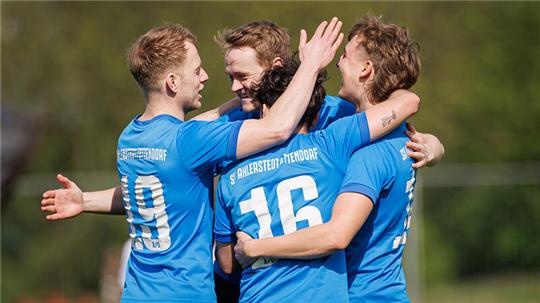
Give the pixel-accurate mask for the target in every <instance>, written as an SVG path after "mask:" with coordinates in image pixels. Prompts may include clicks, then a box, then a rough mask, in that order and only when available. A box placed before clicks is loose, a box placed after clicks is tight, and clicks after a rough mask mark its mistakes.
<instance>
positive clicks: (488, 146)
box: [1, 2, 540, 302]
mask: <svg viewBox="0 0 540 303" xmlns="http://www.w3.org/2000/svg"><path fill="white" fill-rule="evenodd" d="M367 12H371V13H372V14H375V15H383V16H384V18H383V20H385V21H386V22H393V23H397V24H401V25H405V26H407V27H409V29H410V30H411V31H412V33H413V36H414V37H415V40H416V41H418V43H419V44H420V55H421V59H422V72H421V76H420V80H419V82H418V83H417V85H416V86H415V87H414V90H415V91H416V92H418V93H419V95H420V96H421V97H422V100H423V104H422V108H421V112H420V113H419V114H418V115H417V117H415V118H414V119H413V120H412V121H413V123H414V124H415V126H416V127H417V128H418V129H420V130H422V131H429V132H432V133H435V134H436V135H437V136H438V137H439V138H441V140H442V141H443V142H444V144H445V147H446V158H445V160H444V161H445V162H446V163H452V162H488V163H496V162H501V161H539V160H540V143H539V142H538V133H537V132H536V131H537V128H538V127H539V126H540V125H539V121H540V119H539V118H540V102H539V100H538V99H539V98H540V85H539V83H540V60H538V54H540V35H538V28H540V5H539V4H538V3H534V2H523V3H513V2H512V3H509V2H507V3H505V2H497V3H486V2H479V3H469V2H456V3H446V2H432V3H428V2H421V3H406V2H382V3H368V2H363V3H355V2H291V3H287V2H178V3H174V2H2V3H1V14H2V16H1V17H2V18H1V19H2V20H1V29H2V33H1V34H2V35H1V62H2V65H1V72H2V74H1V76H2V77H1V87H2V90H1V100H2V105H3V106H10V107H14V108H16V109H17V110H19V111H23V112H34V113H35V112H37V113H39V114H40V115H42V116H43V117H45V119H44V123H43V125H42V127H41V130H40V132H39V133H37V134H35V135H36V136H39V144H37V146H36V147H35V150H34V151H33V157H32V158H31V160H30V161H29V162H28V163H27V165H26V168H25V173H29V174H47V175H50V179H51V182H52V181H53V179H54V175H55V174H56V173H57V172H86V171H103V170H114V169H115V156H116V154H115V146H116V139H117V137H118V135H119V134H120V132H121V131H122V129H123V127H124V126H125V125H126V124H127V123H128V121H129V120H130V119H132V118H133V117H134V116H135V115H136V114H138V113H140V112H142V110H143V107H144V101H143V97H142V94H141V92H140V91H139V88H138V87H137V85H136V84H135V82H134V81H133V80H132V78H131V75H130V74H129V71H128V68H127V63H126V59H125V55H126V51H127V48H128V47H129V46H130V44H131V43H132V42H133V41H134V40H135V39H136V38H137V37H138V36H139V35H141V34H142V33H144V32H146V31H147V30H148V29H149V28H151V27H154V26H158V25H162V24H164V23H166V22H173V23H181V24H183V25H185V26H187V27H188V28H190V29H191V30H192V31H193V32H195V33H196V34H197V35H198V43H199V52H200V54H201V57H202V59H203V63H204V68H205V69H206V70H207V72H208V73H209V75H210V80H209V81H208V83H207V84H206V88H205V90H204V91H203V96H204V100H203V110H207V109H210V108H212V107H215V106H217V105H218V104H220V103H221V102H222V101H225V100H227V99H229V98H230V97H231V96H232V93H231V92H230V90H229V83H228V80H227V77H226V76H225V75H224V74H223V57H222V54H221V52H220V50H219V48H218V46H217V45H216V44H215V43H214V42H213V36H214V35H215V34H216V32H217V31H218V30H222V29H224V28H232V27H236V26H238V25H241V24H243V23H246V22H250V21H254V20H260V19H269V20H273V21H275V22H277V23H278V24H279V25H281V26H284V27H287V28H288V29H289V32H290V34H291V36H292V38H293V46H294V47H295V48H296V46H297V43H298V37H299V31H300V29H301V28H306V29H307V30H308V33H309V34H311V33H312V32H313V30H314V28H315V27H316V25H317V24H318V23H319V22H320V21H321V20H322V19H329V18H331V17H332V16H334V15H335V16H339V17H340V18H342V20H343V21H344V32H345V33H346V32H347V31H348V29H349V28H350V27H351V26H352V25H353V24H354V22H355V20H357V19H358V18H360V17H361V16H362V15H364V14H365V13H367ZM328 71H329V75H330V78H331V79H330V80H329V81H328V82H327V85H326V87H327V91H328V92H329V93H331V94H332V93H335V92H337V90H338V87H339V72H338V70H337V68H336V67H335V66H330V67H329V68H328ZM435 169H436V168H435ZM102 181H103V184H101V183H100V184H99V185H98V184H81V186H82V187H83V188H84V189H86V190H97V189H101V188H102V186H112V185H114V183H115V182H116V180H102ZM109 182H110V183H109ZM51 185H52V183H50V184H43V185H40V188H38V189H37V191H39V192H41V191H44V190H46V189H48V188H49V187H50V186H51ZM41 186H42V188H41ZM39 200H40V197H39V196H35V197H22V198H21V197H17V196H14V197H11V198H10V199H9V200H6V201H2V203H4V204H6V203H7V204H6V205H7V207H5V208H4V207H2V210H3V211H2V240H1V241H2V276H3V279H2V300H3V301H4V300H5V301H6V302H9V301H10V300H11V299H12V298H14V297H16V296H18V295H20V294H24V293H33V294H38V295H39V294H46V293H48V292H50V291H55V290H57V291H58V290H60V291H62V292H66V293H73V294H74V293H78V292H81V291H84V290H89V291H95V290H96V289H97V287H98V276H99V274H100V266H101V262H102V261H103V260H102V258H103V256H102V255H103V251H104V250H105V249H106V248H107V247H110V246H111V245H120V244H121V242H122V241H123V240H124V239H125V238H126V236H127V233H126V226H125V224H124V218H120V217H107V216H94V215H84V216H82V217H80V218H77V219H75V220H68V221H64V222H54V223H50V222H45V220H44V218H43V217H44V216H43V215H42V214H41V213H40V211H39ZM424 201H425V203H424V204H425V205H424V208H425V230H426V231H425V235H424V239H423V241H424V244H423V247H424V250H425V253H424V255H425V260H424V266H423V267H424V268H425V271H426V276H427V277H428V278H430V279H431V278H432V279H433V280H434V281H447V280H449V279H450V280H451V279H459V278H467V277H472V276H475V275H480V274H490V273H496V272H505V271H538V270H540V261H539V260H540V247H539V246H540V244H538V241H537V238H538V236H537V235H538V234H540V189H539V186H521V187H516V188H506V187H502V188H489V189H488V188H480V189H463V188H459V189H458V188H445V189H431V190H428V191H427V192H426V195H425V198H424ZM413 226H414V224H413ZM413 232H414V227H413Z"/></svg>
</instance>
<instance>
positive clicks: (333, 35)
mask: <svg viewBox="0 0 540 303" xmlns="http://www.w3.org/2000/svg"><path fill="white" fill-rule="evenodd" d="M341 26H343V22H341V21H337V23H336V24H335V26H334V28H333V29H332V31H331V32H330V34H329V35H328V39H329V40H330V41H336V38H337V37H338V35H339V34H340V33H341V32H340V31H341ZM329 28H330V27H329Z"/></svg>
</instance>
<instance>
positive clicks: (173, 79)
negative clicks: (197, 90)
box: [165, 73, 181, 93]
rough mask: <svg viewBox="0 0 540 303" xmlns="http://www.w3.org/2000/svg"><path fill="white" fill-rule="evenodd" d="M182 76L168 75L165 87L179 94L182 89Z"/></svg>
mask: <svg viewBox="0 0 540 303" xmlns="http://www.w3.org/2000/svg"><path fill="white" fill-rule="evenodd" d="M180 82H181V79H180V76H179V75H178V74H175V73H168V74H167V76H166V77H165V85H166V87H167V90H168V91H170V92H173V93H177V92H178V90H179V88H180Z"/></svg>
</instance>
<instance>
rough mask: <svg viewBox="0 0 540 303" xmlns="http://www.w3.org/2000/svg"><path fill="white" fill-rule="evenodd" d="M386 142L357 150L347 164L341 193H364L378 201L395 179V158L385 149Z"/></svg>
mask: <svg viewBox="0 0 540 303" xmlns="http://www.w3.org/2000/svg"><path fill="white" fill-rule="evenodd" d="M381 144H384V142H376V143H374V144H371V145H369V146H366V147H364V148H362V149H360V150H358V151H356V152H355V153H354V154H353V155H352V156H351V158H350V160H349V163H348V165H347V171H346V173H345V178H344V179H343V183H342V185H341V189H340V191H339V192H340V193H345V192H354V193H359V194H363V195H365V196H367V197H369V198H370V199H371V201H372V202H373V204H376V203H377V200H378V199H379V195H380V193H381V191H383V190H384V189H386V188H388V186H389V185H390V184H391V182H392V181H393V179H394V175H395V173H394V169H393V167H394V166H393V165H392V163H393V159H392V157H391V156H390V155H389V153H388V152H386V151H385V149H382V148H380V147H381Z"/></svg>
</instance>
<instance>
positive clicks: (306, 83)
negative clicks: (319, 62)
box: [264, 63, 319, 138]
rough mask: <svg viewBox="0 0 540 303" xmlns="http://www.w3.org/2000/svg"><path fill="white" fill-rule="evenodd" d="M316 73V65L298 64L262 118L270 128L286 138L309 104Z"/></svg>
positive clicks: (317, 70) (317, 71)
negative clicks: (289, 79) (282, 90)
mask: <svg viewBox="0 0 540 303" xmlns="http://www.w3.org/2000/svg"><path fill="white" fill-rule="evenodd" d="M318 73H319V69H318V68H317V67H316V66H314V65H311V64H309V63H307V64H304V63H303V64H300V67H299V68H298V70H297V72H296V74H295V75H294V77H293V79H292V80H291V83H290V84H289V86H288V87H287V90H285V92H284V93H283V95H281V96H280V97H279V98H278V100H277V101H276V103H275V104H274V105H273V106H272V108H271V109H270V111H269V112H268V115H267V116H266V117H265V118H264V120H266V121H264V122H265V123H266V124H267V126H268V127H269V128H270V129H274V130H275V131H276V132H278V133H283V134H284V135H285V136H286V137H287V138H288V137H289V136H290V135H291V134H292V133H293V131H294V130H295V129H296V127H297V126H298V123H299V122H300V119H301V118H302V116H303V115H304V112H305V111H306V108H307V106H308V104H309V100H310V98H311V94H312V93H313V87H314V86H315V81H316V80H317V74H318Z"/></svg>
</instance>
